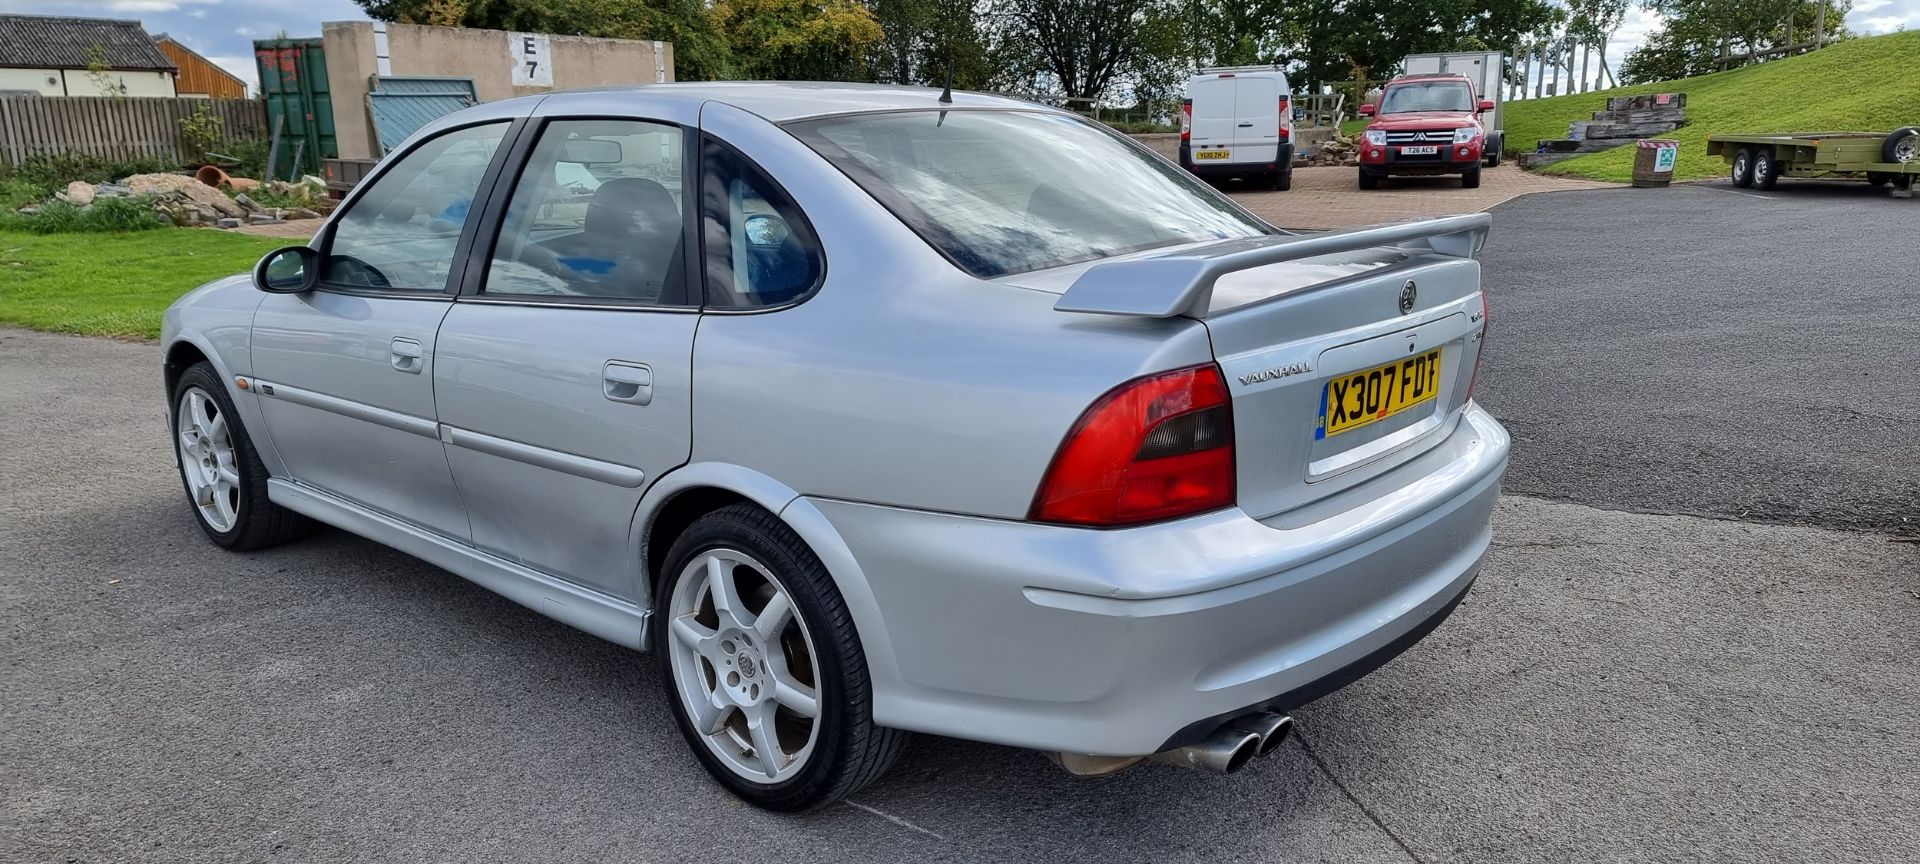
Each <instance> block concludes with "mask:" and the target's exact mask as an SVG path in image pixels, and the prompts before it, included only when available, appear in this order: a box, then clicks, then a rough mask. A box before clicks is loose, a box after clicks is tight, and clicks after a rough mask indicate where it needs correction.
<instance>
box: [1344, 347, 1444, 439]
mask: <svg viewBox="0 0 1920 864" xmlns="http://www.w3.org/2000/svg"><path fill="white" fill-rule="evenodd" d="M1438 395H1440V349H1438V348H1435V349H1433V350H1432V351H1428V352H1426V353H1424V354H1419V355H1415V356H1413V357H1408V358H1407V359H1405V360H1395V361H1393V362H1392V363H1388V364H1387V365H1385V366H1376V367H1374V368H1372V369H1366V370H1362V371H1359V372H1355V373H1353V374H1351V375H1342V376H1340V377H1339V378H1335V379H1333V380H1332V381H1328V382H1327V383H1326V384H1325V385H1323V386H1322V388H1321V390H1320V427H1319V428H1318V429H1317V430H1315V431H1314V433H1313V437H1314V438H1316V439H1320V438H1326V437H1327V436H1329V435H1338V434H1340V433H1342V432H1346V431H1348V430H1350V429H1358V428H1360V427H1362V426H1365V425H1367V424H1369V423H1373V422H1376V421H1379V420H1385V419H1387V418H1388V417H1392V416H1393V415H1395V414H1398V413H1400V412H1402V411H1405V410H1407V409H1409V408H1412V407H1414V406H1416V405H1420V404H1422V403H1424V402H1427V401H1429V400H1431V399H1433V398H1434V397H1435V396H1438Z"/></svg>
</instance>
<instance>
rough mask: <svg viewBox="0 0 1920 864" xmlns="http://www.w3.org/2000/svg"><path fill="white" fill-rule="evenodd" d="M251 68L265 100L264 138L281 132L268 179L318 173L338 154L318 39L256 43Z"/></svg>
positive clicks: (331, 105) (324, 68)
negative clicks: (255, 70)
mask: <svg viewBox="0 0 1920 864" xmlns="http://www.w3.org/2000/svg"><path fill="white" fill-rule="evenodd" d="M253 61H254V65H255V66H257V67H258V68H259V70H260V95H261V96H263V97H265V98H266V100H267V134H268V135H272V134H274V132H275V131H276V130H277V131H278V132H279V137H280V143H279V146H278V147H276V148H274V153H273V164H272V165H269V166H267V174H268V177H267V178H262V179H269V178H271V179H282V180H290V179H294V178H297V177H299V176H300V175H302V174H318V173H320V160H322V159H331V158H333V157H336V156H339V155H340V145H339V141H338V139H337V137H336V136H335V134H334V129H333V94H332V93H331V92H330V91H329V89H328V87H327V53H326V50H325V49H324V48H322V47H321V45H320V40H319V38H317V37H315V38H308V39H257V40H255V41H254V43H253Z"/></svg>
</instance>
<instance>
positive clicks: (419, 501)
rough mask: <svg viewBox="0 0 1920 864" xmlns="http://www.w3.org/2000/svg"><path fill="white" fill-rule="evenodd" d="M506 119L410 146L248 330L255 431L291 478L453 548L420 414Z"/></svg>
mask: <svg viewBox="0 0 1920 864" xmlns="http://www.w3.org/2000/svg"><path fill="white" fill-rule="evenodd" d="M508 128H509V124H508V123H507V122H506V121H500V122H494V123H484V124H480V125H476V126H468V127H465V128H461V129H455V130H452V131H449V132H445V133H443V134H441V135H439V136H437V137H435V138H432V139H430V140H427V141H425V142H424V143H422V144H420V145H419V146H417V147H415V148H413V149H412V150H410V151H409V152H408V153H406V154H405V155H404V156H402V157H400V161H398V162H396V163H394V165H393V167H392V168H390V169H388V170H386V171H383V172H382V173H380V174H379V175H378V176H377V177H375V178H374V179H373V180H372V181H371V183H372V185H371V186H370V187H369V188H367V189H366V190H365V191H364V192H362V193H361V194H360V195H359V196H358V197H356V198H355V199H354V200H353V201H352V202H350V203H349V204H348V205H347V207H348V209H347V211H346V212H344V213H342V214H340V217H339V218H338V219H336V220H335V221H334V223H333V225H332V226H331V227H330V229H329V236H328V237H326V238H323V239H322V240H321V242H320V250H321V253H322V264H321V267H322V270H321V274H320V284H319V287H318V288H317V289H315V290H313V291H310V292H307V293H304V294H273V295H268V297H267V298H266V299H265V300H264V301H263V302H262V303H261V304H260V307H259V310H258V311H257V312H256V313H255V314H254V321H253V343H252V350H253V370H254V374H255V376H256V377H257V379H258V382H257V384H258V386H256V387H255V388H254V392H255V393H257V394H258V395H259V399H260V406H261V412H262V415H263V416H264V418H265V421H266V425H267V434H268V435H269V436H270V437H271V439H272V441H273V444H274V447H275V449H276V450H278V451H279V453H280V456H281V458H282V460H283V461H284V462H285V464H286V468H287V472H288V473H289V474H290V475H291V479H293V480H296V481H298V482H300V483H303V484H306V485H308V486H312V487H315V488H318V489H321V490H324V491H326V492H330V493H332V494H334V495H337V496H339V497H341V498H345V499H347V500H349V501H352V502H355V503H357V504H360V505H363V506H366V507H369V508H372V509H374V510H378V511H381V512H384V513H387V514H389V515H392V516H396V517H399V518H401V519H404V520H407V521H410V522H413V523H416V524H418V525H420V526H422V527H425V528H428V529H430V530H433V531H435V532H438V533H440V534H443V535H445V536H448V537H452V538H455V539H458V540H461V541H466V540H467V539H468V536H469V532H468V528H467V515H466V508H465V507H464V506H463V505H462V502H461V499H460V495H459V492H458V490H457V489H456V488H455V487H454V484H453V474H452V472H451V471H450V470H449V469H448V467H447V458H446V453H445V448H443V447H442V446H441V444H440V438H439V434H438V430H437V428H436V426H435V424H436V417H435V412H434V394H433V386H434V370H433V365H434V359H433V357H434V355H433V349H434V341H435V340H434V336H435V333H436V332H437V331H438V330H439V327H440V322H441V319H442V318H444V317H445V316H446V314H447V311H448V310H449V309H450V308H452V306H453V303H452V292H451V291H450V290H449V289H450V285H449V276H450V273H451V271H452V270H453V269H454V267H453V263H454V262H455V261H456V260H457V259H458V256H459V254H460V253H461V252H462V251H463V249H462V248H461V246H462V243H461V237H462V235H463V229H464V228H465V226H466V223H467V222H468V220H469V217H470V216H474V215H475V213H474V211H477V210H479V209H481V208H477V207H475V206H474V203H475V197H476V195H477V194H478V192H479V190H480V188H481V181H482V180H483V178H485V177H486V176H487V175H488V172H489V170H490V166H492V164H493V162H494V161H495V160H496V158H497V157H498V156H499V153H498V151H500V149H501V147H500V143H501V141H502V140H503V139H504V138H505V137H506V134H507V131H508Z"/></svg>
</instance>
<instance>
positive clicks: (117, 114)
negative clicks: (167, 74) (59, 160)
mask: <svg viewBox="0 0 1920 864" xmlns="http://www.w3.org/2000/svg"><path fill="white" fill-rule="evenodd" d="M202 108H204V109H206V110H207V111H208V112H210V113H212V114H213V116H215V117H218V118H220V123H221V125H222V126H223V127H224V128H225V132H224V134H223V135H222V136H221V140H223V141H239V140H245V139H257V138H265V137H267V109H266V103H265V102H262V101H260V100H258V99H166V98H157V99H147V98H111V97H91V96H0V160H5V161H7V162H11V163H13V164H16V165H17V164H19V163H21V162H24V161H26V160H27V159H28V158H30V157H32V156H35V155H37V154H41V153H85V154H88V155H91V156H97V157H101V158H104V159H132V158H137V157H152V158H159V159H169V160H179V161H185V160H186V159H188V158H192V157H194V156H195V155H197V154H195V153H194V152H193V147H192V146H191V145H189V144H188V143H187V141H186V139H185V137H184V136H183V135H181V132H180V121H181V120H184V119H186V118H188V117H192V116H194V114H195V112H197V111H199V110H201V109H202Z"/></svg>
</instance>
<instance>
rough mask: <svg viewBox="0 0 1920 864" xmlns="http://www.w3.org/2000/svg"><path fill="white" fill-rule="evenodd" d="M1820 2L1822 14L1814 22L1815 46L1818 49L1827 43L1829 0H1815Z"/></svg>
mask: <svg viewBox="0 0 1920 864" xmlns="http://www.w3.org/2000/svg"><path fill="white" fill-rule="evenodd" d="M1815 2H1817V3H1819V4H1820V14H1819V15H1817V16H1815V18H1814V22H1813V47H1814V48H1815V49H1816V50H1817V49H1820V48H1824V47H1826V44H1827V0H1815Z"/></svg>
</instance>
